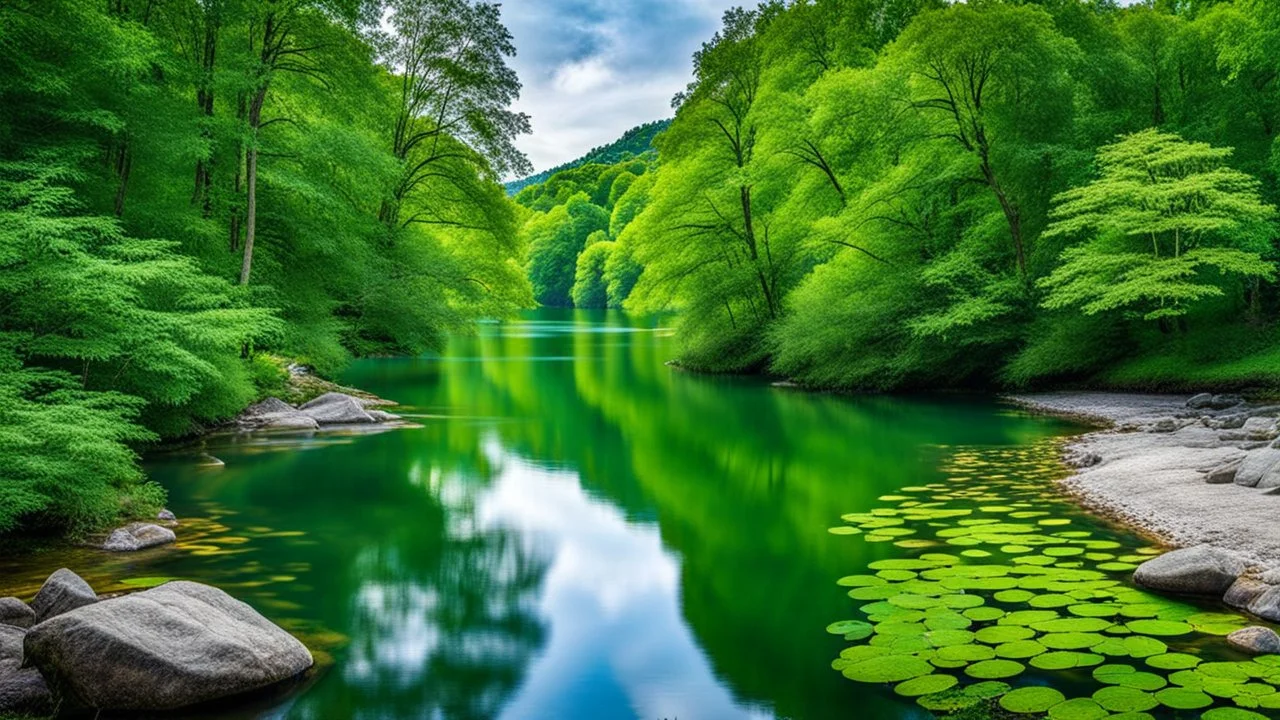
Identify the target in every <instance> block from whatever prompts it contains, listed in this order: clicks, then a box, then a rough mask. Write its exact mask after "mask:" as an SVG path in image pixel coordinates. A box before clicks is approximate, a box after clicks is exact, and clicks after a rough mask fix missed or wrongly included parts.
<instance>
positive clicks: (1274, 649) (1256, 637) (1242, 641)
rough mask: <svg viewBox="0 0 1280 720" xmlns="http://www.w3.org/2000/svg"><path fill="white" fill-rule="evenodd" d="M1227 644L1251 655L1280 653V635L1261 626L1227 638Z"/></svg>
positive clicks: (1255, 626) (1237, 632) (1232, 634)
mask: <svg viewBox="0 0 1280 720" xmlns="http://www.w3.org/2000/svg"><path fill="white" fill-rule="evenodd" d="M1227 642H1228V643H1230V644H1231V645H1232V646H1233V647H1235V648H1236V649H1238V650H1243V651H1245V652H1247V653H1249V654H1251V655H1274V654H1276V653H1280V635H1277V634H1276V631H1275V630H1272V629H1271V628H1265V627H1262V626H1260V625H1254V626H1251V627H1247V628H1243V629H1241V630H1237V631H1235V632H1233V633H1231V634H1230V635H1228V636H1227Z"/></svg>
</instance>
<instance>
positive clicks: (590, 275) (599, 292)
mask: <svg viewBox="0 0 1280 720" xmlns="http://www.w3.org/2000/svg"><path fill="white" fill-rule="evenodd" d="M614 247H615V246H614V243H612V242H610V241H609V239H608V235H606V234H605V232H604V231H603V230H598V231H596V232H594V233H592V234H591V237H589V238H587V247H586V249H585V250H583V251H582V253H581V254H580V255H578V267H577V270H576V271H575V272H574V278H573V306H574V307H576V308H597V309H599V308H605V307H608V306H609V289H608V284H607V281H606V280H605V274H604V269H605V267H606V265H607V264H608V262H609V257H610V256H611V255H612V254H613V250H614Z"/></svg>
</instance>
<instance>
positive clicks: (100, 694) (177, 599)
mask: <svg viewBox="0 0 1280 720" xmlns="http://www.w3.org/2000/svg"><path fill="white" fill-rule="evenodd" d="M26 656H27V662H28V663H29V664H31V665H34V666H35V667H37V668H39V669H40V672H41V673H42V674H43V675H44V676H45V677H46V678H48V679H49V681H50V683H51V685H52V686H53V687H55V688H56V689H57V692H58V694H59V695H60V698H59V699H60V700H63V701H68V702H71V703H72V704H79V705H84V706H88V707H91V708H99V709H111V710H172V709H175V708H181V707H185V706H188V705H193V704H196V703H201V702H208V701H210V700H216V699H219V698H225V697H230V696H233V695H239V694H242V693H246V692H250V691H253V690H258V689H261V688H265V687H268V686H270V685H274V684H276V683H278V682H281V681H284V680H288V679H290V678H293V677H296V676H297V675H299V674H301V673H303V672H305V671H306V670H307V669H308V668H310V667H311V665H312V658H311V653H310V652H308V651H307V648H306V647H305V646H303V644H302V643H301V642H299V641H298V640H297V639H296V638H294V637H293V636H292V635H290V634H289V633H287V632H285V631H284V630H282V629H280V628H279V627H277V626H276V625H274V624H273V623H271V621H269V620H267V619H266V618H264V617H262V615H260V614H258V612H257V611H255V610H254V609H253V608H251V607H249V606H248V605H246V604H244V603H242V602H240V601H239V600H236V599H235V598H232V597H231V596H230V595H228V594H226V593H225V592H223V591H221V590H219V589H217V588H214V587H210V586H208V585H201V584H199V583H192V582H182V581H179V582H170V583H167V584H165V585H161V586H160V587H157V588H152V589H151V590H145V591H143V592H139V593H134V594H132V595H125V596H123V597H118V598H113V599H110V600H104V601H102V602H100V603H97V604H94V605H90V606H86V607H82V608H79V609H77V610H73V611H71V612H68V613H64V614H62V615H59V616H58V617H56V618H53V619H52V620H49V621H47V622H44V623H41V624H39V625H37V626H36V627H34V628H32V630H31V632H30V633H29V634H28V635H27V638H26Z"/></svg>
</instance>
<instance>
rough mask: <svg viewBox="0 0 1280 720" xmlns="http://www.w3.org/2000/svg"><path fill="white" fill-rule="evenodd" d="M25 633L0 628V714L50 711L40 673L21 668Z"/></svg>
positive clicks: (10, 628) (50, 704)
mask: <svg viewBox="0 0 1280 720" xmlns="http://www.w3.org/2000/svg"><path fill="white" fill-rule="evenodd" d="M26 634H27V631H26V630H24V629H22V628H17V627H12V626H7V625H0V715H8V714H9V713H21V714H28V713H30V714H32V715H47V714H49V713H52V712H53V697H52V696H51V695H50V694H49V687H48V686H47V685H45V682H44V678H43V677H41V676H40V671H38V670H36V669H34V668H23V667H22V640H23V638H24V637H25V636H26Z"/></svg>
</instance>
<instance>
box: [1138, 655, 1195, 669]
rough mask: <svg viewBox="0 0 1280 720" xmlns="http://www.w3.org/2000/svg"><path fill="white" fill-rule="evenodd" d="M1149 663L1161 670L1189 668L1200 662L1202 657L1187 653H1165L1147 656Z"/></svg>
mask: <svg viewBox="0 0 1280 720" xmlns="http://www.w3.org/2000/svg"><path fill="white" fill-rule="evenodd" d="M1147 664H1148V665H1150V666H1151V667H1153V668H1156V669H1159V670H1187V669H1190V668H1193V667H1195V666H1196V665H1199V664H1200V658H1198V657H1196V656H1195V655H1189V654H1187V653H1165V654H1164V655H1152V656H1151V657H1149V658H1147Z"/></svg>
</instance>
